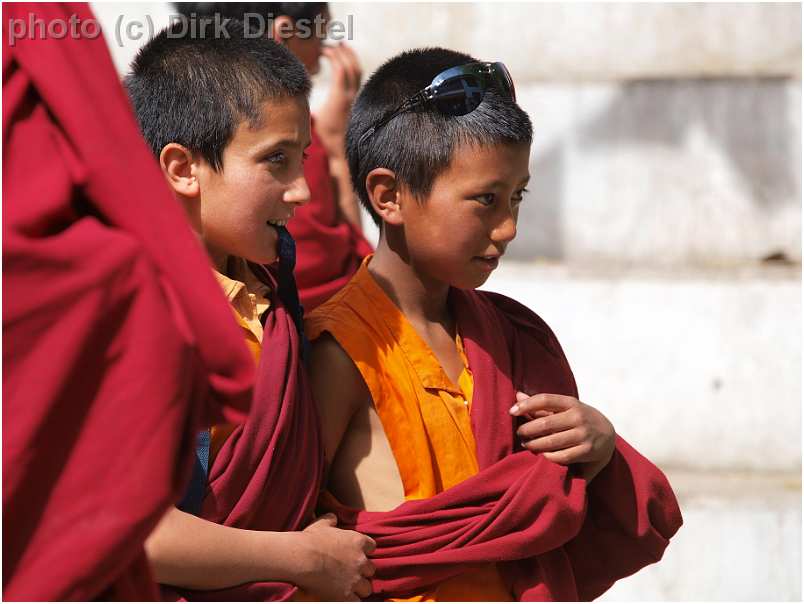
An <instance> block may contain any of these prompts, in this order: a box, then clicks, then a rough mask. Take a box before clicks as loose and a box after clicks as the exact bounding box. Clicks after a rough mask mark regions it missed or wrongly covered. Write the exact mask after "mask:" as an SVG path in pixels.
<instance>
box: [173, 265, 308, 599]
mask: <svg viewBox="0 0 804 604" xmlns="http://www.w3.org/2000/svg"><path fill="white" fill-rule="evenodd" d="M250 266H252V269H253V270H254V271H255V274H256V275H257V276H258V277H259V278H261V279H262V280H263V281H265V282H266V283H268V284H269V285H271V308H270V310H269V311H268V314H267V317H266V320H265V330H264V332H263V348H262V352H261V354H260V361H259V365H258V368H257V384H256V386H255V390H254V399H253V401H252V405H251V410H250V412H249V415H248V417H247V418H246V420H245V421H244V422H242V423H241V424H239V425H238V426H237V427H236V428H235V430H234V432H233V433H232V434H231V435H230V436H229V437H228V438H227V439H226V442H225V443H224V444H223V446H222V447H221V450H220V451H219V452H218V454H217V456H216V457H215V460H214V462H213V464H212V466H211V467H210V469H209V488H208V491H207V493H206V496H205V498H204V501H203V504H202V509H201V514H200V516H201V517H202V518H206V519H207V520H211V521H212V522H217V523H218V524H223V525H226V526H233V527H237V528H243V529H251V530H262V531H295V530H301V529H303V528H304V527H305V526H306V525H307V524H309V523H310V522H311V521H312V519H313V512H314V510H315V505H316V500H317V498H318V491H319V489H320V487H321V483H322V480H323V473H324V453H323V447H322V444H321V437H320V432H319V424H318V421H319V420H318V412H317V410H316V407H315V404H314V403H313V401H312V395H311V392H310V388H309V385H308V383H307V377H306V373H305V372H304V367H303V365H302V360H301V353H302V343H301V338H300V337H299V333H298V331H297V328H296V324H295V323H294V320H293V316H292V312H290V311H289V310H288V309H287V307H286V306H285V304H284V302H283V300H282V299H281V297H280V296H279V295H278V292H280V291H281V289H280V287H279V284H278V279H277V276H276V275H277V271H276V269H274V268H271V269H266V268H264V267H257V266H256V265H250ZM296 591H297V589H296V588H295V587H294V586H292V585H288V584H286V583H270V582H258V583H249V584H245V585H240V586H237V587H233V588H230V589H221V590H210V591H194V590H175V589H172V588H165V590H164V591H163V597H164V598H166V599H176V598H177V597H179V598H183V599H188V600H217V601H241V600H287V599H289V598H291V597H292V596H293V595H294V593H295V592H296Z"/></svg>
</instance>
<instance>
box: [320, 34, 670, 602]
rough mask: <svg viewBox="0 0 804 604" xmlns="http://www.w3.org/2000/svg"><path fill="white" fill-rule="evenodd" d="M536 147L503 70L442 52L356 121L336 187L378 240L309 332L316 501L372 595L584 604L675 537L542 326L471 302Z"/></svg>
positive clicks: (644, 474)
mask: <svg viewBox="0 0 804 604" xmlns="http://www.w3.org/2000/svg"><path fill="white" fill-rule="evenodd" d="M531 138H532V128H531V123H530V120H529V118H528V116H527V114H526V113H525V112H524V111H523V110H522V109H521V108H520V107H519V106H518V105H517V104H516V101H515V92H514V85H513V82H512V80H511V77H510V75H509V73H508V70H507V69H506V68H505V66H504V65H503V64H502V63H481V62H478V61H477V60H475V59H473V58H472V57H470V56H467V55H464V54H460V53H456V52H452V51H448V50H444V49H437V48H436V49H424V50H414V51H410V52H406V53H403V54H401V55H399V56H397V57H395V58H393V59H391V60H390V61H388V62H387V63H386V64H385V65H383V66H382V67H380V69H379V70H378V71H377V72H376V73H375V74H374V75H373V76H372V77H371V78H370V79H369V81H368V82H367V83H366V85H365V88H364V89H363V91H362V92H361V94H360V95H359V97H358V99H357V101H356V103H355V107H354V110H353V113H352V117H351V120H350V124H349V129H348V135H347V145H348V149H347V153H348V159H349V164H350V171H351V175H352V179H353V184H354V187H355V189H356V191H357V193H358V195H359V197H360V199H361V202H362V203H363V204H364V205H365V207H366V208H367V209H368V211H369V212H370V213H371V215H372V217H373V218H374V220H375V222H376V223H377V224H378V225H379V226H380V229H381V231H380V232H381V235H380V241H379V245H378V247H377V251H376V253H375V254H374V255H373V256H370V257H368V258H367V259H366V260H365V261H364V262H363V265H362V267H361V268H360V269H359V271H358V273H357V274H356V275H355V277H354V278H353V279H352V280H351V281H350V283H349V284H347V285H346V287H345V288H344V289H343V290H342V291H341V292H339V293H338V294H336V295H335V296H334V297H333V298H332V299H331V300H330V301H328V302H327V303H325V304H324V305H322V306H321V307H319V308H318V309H316V310H315V311H314V312H313V313H312V314H311V316H310V317H309V320H308V321H307V323H306V331H307V333H308V335H309V337H310V338H311V339H312V340H314V342H313V347H312V356H311V373H312V380H313V392H314V397H315V399H316V402H317V404H318V405H319V410H320V414H321V426H322V433H323V442H324V448H325V455H326V460H327V464H328V467H329V470H328V472H329V473H328V489H329V492H328V493H327V494H326V495H325V497H324V499H323V501H322V503H323V505H324V507H325V508H326V509H328V510H330V511H334V512H336V513H337V514H338V515H339V517H340V520H341V523H342V524H344V525H346V526H352V527H355V528H356V530H358V531H360V532H363V533H364V534H367V535H369V536H371V537H373V538H374V539H375V541H376V542H377V549H376V551H375V552H374V554H373V559H374V562H375V565H376V568H377V574H376V576H375V577H374V580H373V590H374V595H375V597H377V596H379V597H385V598H391V599H414V600H421V599H424V600H495V601H505V600H520V599H537V600H578V599H584V600H585V599H592V598H595V597H597V596H599V595H600V594H601V593H603V592H604V591H605V590H606V589H608V588H609V587H610V586H611V585H612V584H613V583H614V581H616V580H617V579H619V578H621V577H624V576H627V575H629V574H631V573H633V572H636V571H637V570H638V569H639V568H641V567H643V566H645V565H647V564H650V563H652V562H655V561H657V560H658V559H659V558H660V557H661V555H662V553H663V551H664V548H665V547H666V546H667V544H668V540H669V538H670V537H671V536H672V535H673V534H675V532H676V531H677V530H678V528H679V526H680V525H681V515H680V512H679V509H678V506H677V503H676V501H675V497H674V495H673V492H672V489H671V488H670V485H669V484H668V482H667V480H666V478H665V477H664V475H663V474H662V473H661V471H660V470H659V469H658V468H656V467H655V466H654V465H653V464H651V463H650V462H649V461H648V460H647V459H645V458H644V457H642V456H641V455H640V454H639V453H637V452H636V451H635V450H634V449H632V448H631V447H630V446H629V445H628V444H627V443H626V442H625V441H624V440H623V439H621V438H620V437H618V436H617V435H616V433H615V431H614V427H613V426H612V424H611V422H610V421H609V420H608V419H607V418H606V417H605V416H604V415H603V414H602V413H601V412H600V411H598V410H597V409H595V408H594V407H592V406H590V405H587V404H585V403H583V402H581V401H580V400H579V399H578V398H577V397H578V392H577V388H576V385H575V381H574V378H573V375H572V372H571V370H570V367H569V364H568V363H567V360H566V358H565V356H564V354H563V351H562V349H561V347H560V345H559V343H558V340H557V339H556V337H555V336H554V334H553V332H552V331H551V330H550V328H549V327H548V326H547V325H546V324H545V323H544V322H543V321H542V320H541V319H540V318H539V317H538V316H536V315H535V314H534V313H532V312H531V311H530V310H528V309H527V308H525V307H523V306H521V305H519V304H517V303H516V302H514V301H513V300H510V299H508V298H506V297H504V296H501V295H498V294H491V293H487V292H479V291H476V290H475V288H477V287H479V286H481V285H482V284H483V283H484V282H485V281H486V280H487V279H488V277H489V275H490V274H491V273H492V271H493V270H494V269H495V268H496V267H497V264H498V262H499V260H500V258H501V257H502V256H503V254H504V253H505V251H506V247H507V246H508V244H509V243H511V241H512V240H513V239H514V237H515V236H516V235H517V216H518V212H519V206H520V204H521V203H522V201H523V199H524V197H525V194H526V192H527V189H526V187H527V184H528V181H529V179H530V177H531V174H530V171H529V154H530V145H531ZM333 376H337V379H332V378H333Z"/></svg>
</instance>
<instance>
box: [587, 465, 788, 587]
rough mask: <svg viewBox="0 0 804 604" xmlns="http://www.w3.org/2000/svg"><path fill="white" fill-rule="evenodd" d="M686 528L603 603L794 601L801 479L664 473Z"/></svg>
mask: <svg viewBox="0 0 804 604" xmlns="http://www.w3.org/2000/svg"><path fill="white" fill-rule="evenodd" d="M666 473H667V475H668V478H669V479H670V482H671V484H672V485H673V488H674V490H675V492H676V495H677V497H678V500H679V504H680V506H681V510H682V514H683V516H684V526H682V527H681V529H680V530H679V532H678V534H677V535H676V537H675V538H674V539H673V540H672V541H671V543H670V546H669V547H668V549H667V550H666V552H665V555H664V558H663V559H662V560H661V561H660V562H659V563H657V564H654V565H652V566H649V567H647V568H645V569H643V570H642V571H640V572H638V573H637V574H636V575H633V576H631V577H628V578H625V579H622V580H621V581H619V582H618V583H616V584H615V585H614V586H613V587H612V588H611V589H610V590H609V591H608V592H607V593H606V594H604V595H603V597H601V598H600V599H601V601H657V600H662V601H673V600H675V601H689V600H697V601H722V600H725V601H779V600H781V601H800V600H801V473H800V472H799V473H767V474H765V473H758V474H746V473H742V474H741V473H689V472H684V471H668V472H666Z"/></svg>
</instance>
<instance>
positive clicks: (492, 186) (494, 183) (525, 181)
mask: <svg viewBox="0 0 804 604" xmlns="http://www.w3.org/2000/svg"><path fill="white" fill-rule="evenodd" d="M529 182H530V174H528V175H527V176H526V177H524V178H523V179H522V180H520V181H519V184H520V185H521V186H523V187H524V186H525V185H527V184H528V183H529ZM507 185H508V183H507V182H503V181H501V180H493V181H491V182H489V183H484V185H483V186H484V187H488V188H489V189H499V188H503V187H505V186H507Z"/></svg>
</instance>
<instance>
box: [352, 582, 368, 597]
mask: <svg viewBox="0 0 804 604" xmlns="http://www.w3.org/2000/svg"><path fill="white" fill-rule="evenodd" d="M355 593H356V594H357V595H358V596H360V597H361V598H367V597H369V596H370V595H371V583H370V582H369V581H368V579H360V581H358V582H357V583H356V584H355Z"/></svg>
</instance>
